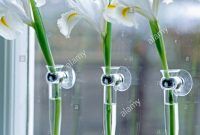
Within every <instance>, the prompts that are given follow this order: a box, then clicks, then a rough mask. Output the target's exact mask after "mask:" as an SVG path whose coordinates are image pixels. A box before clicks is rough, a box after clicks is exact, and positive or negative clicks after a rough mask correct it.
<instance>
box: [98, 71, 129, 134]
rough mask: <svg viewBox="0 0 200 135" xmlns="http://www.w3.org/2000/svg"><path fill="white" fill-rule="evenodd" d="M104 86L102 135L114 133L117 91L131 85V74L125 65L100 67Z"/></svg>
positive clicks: (124, 89)
mask: <svg viewBox="0 0 200 135" xmlns="http://www.w3.org/2000/svg"><path fill="white" fill-rule="evenodd" d="M102 69H103V75H102V76H101V84H102V85H103V86H104V135H115V131H116V121H117V120H116V119H117V118H116V112H117V110H116V108H117V91H120V92H122V91H126V90H127V89H128V88H129V87H130V85H131V74H130V72H129V70H128V69H127V68H126V67H110V68H106V67H102Z"/></svg>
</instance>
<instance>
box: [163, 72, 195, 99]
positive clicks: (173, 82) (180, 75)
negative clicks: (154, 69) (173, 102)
mask: <svg viewBox="0 0 200 135" xmlns="http://www.w3.org/2000/svg"><path fill="white" fill-rule="evenodd" d="M161 72H162V74H163V76H164V75H165V73H166V71H164V70H162V71H161ZM169 74H170V78H164V77H163V78H162V79H161V82H160V85H161V88H162V89H164V90H173V92H174V94H175V95H176V96H186V95H187V94H188V93H190V91H191V89H192V86H193V81H192V76H191V75H190V73H189V72H187V71H186V70H183V69H177V70H169Z"/></svg>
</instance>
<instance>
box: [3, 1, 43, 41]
mask: <svg viewBox="0 0 200 135" xmlns="http://www.w3.org/2000/svg"><path fill="white" fill-rule="evenodd" d="M36 2H37V6H42V5H44V4H45V0H36ZM32 22H33V20H32V17H31V8H30V4H29V0H0V35H1V36H2V37H4V38H5V39H7V40H13V39H15V38H16V37H17V36H18V35H19V34H20V33H21V32H22V30H23V28H24V27H25V26H26V25H25V24H27V25H31V24H32Z"/></svg>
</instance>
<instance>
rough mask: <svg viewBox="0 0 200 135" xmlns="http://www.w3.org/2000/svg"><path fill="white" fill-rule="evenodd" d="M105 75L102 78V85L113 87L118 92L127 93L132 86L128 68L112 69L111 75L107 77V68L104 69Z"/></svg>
mask: <svg viewBox="0 0 200 135" xmlns="http://www.w3.org/2000/svg"><path fill="white" fill-rule="evenodd" d="M102 69H103V71H104V74H103V75H102V77H101V84H102V85H104V86H113V88H114V90H116V91H126V90H127V89H128V88H129V87H130V85H131V73H130V72H129V70H128V68H126V67H123V66H122V67H111V68H110V70H111V73H110V74H108V75H106V68H105V67H102Z"/></svg>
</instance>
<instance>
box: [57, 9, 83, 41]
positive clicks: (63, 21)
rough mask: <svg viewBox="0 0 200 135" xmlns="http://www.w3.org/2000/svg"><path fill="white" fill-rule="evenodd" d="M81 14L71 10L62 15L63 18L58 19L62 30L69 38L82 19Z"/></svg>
mask: <svg viewBox="0 0 200 135" xmlns="http://www.w3.org/2000/svg"><path fill="white" fill-rule="evenodd" d="M81 18H82V17H81V16H80V15H79V14H78V13H77V12H76V11H74V10H72V11H69V12H67V13H64V14H62V15H61V18H60V19H58V21H57V24H58V28H59V29H60V32H61V33H62V34H63V35H64V36H65V37H66V38H69V37H70V34H71V31H72V29H73V28H74V27H75V25H76V24H77V23H78V22H79V21H80V20H81Z"/></svg>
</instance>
